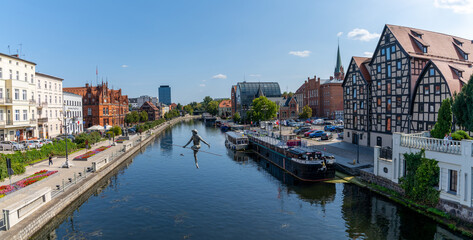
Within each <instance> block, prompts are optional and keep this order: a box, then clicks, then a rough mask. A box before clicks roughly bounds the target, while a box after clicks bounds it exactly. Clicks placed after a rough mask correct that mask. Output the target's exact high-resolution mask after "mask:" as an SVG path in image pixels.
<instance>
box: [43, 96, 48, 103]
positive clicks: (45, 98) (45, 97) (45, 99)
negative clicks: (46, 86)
mask: <svg viewBox="0 0 473 240" xmlns="http://www.w3.org/2000/svg"><path fill="white" fill-rule="evenodd" d="M44 103H48V95H44Z"/></svg>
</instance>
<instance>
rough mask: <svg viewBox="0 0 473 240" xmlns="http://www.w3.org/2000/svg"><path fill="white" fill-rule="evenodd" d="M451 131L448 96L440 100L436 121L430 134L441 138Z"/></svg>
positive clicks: (450, 108)
mask: <svg viewBox="0 0 473 240" xmlns="http://www.w3.org/2000/svg"><path fill="white" fill-rule="evenodd" d="M451 131H452V107H451V101H450V98H447V99H444V100H443V101H442V106H440V109H439V112H438V117H437V122H436V123H435V125H434V128H433V129H432V131H430V135H431V136H432V137H434V138H443V137H444V136H445V134H449V133H450V132H451Z"/></svg>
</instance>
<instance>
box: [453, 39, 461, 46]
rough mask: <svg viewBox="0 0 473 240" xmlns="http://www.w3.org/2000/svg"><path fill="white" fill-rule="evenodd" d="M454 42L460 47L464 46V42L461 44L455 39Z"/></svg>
mask: <svg viewBox="0 0 473 240" xmlns="http://www.w3.org/2000/svg"><path fill="white" fill-rule="evenodd" d="M453 41H454V42H455V43H456V44H457V45H458V46H460V47H461V46H463V42H460V41H459V40H458V39H455V38H454V39H453Z"/></svg>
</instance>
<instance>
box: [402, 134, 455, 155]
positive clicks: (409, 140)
mask: <svg viewBox="0 0 473 240" xmlns="http://www.w3.org/2000/svg"><path fill="white" fill-rule="evenodd" d="M424 136H425V135H423V134H402V135H401V146H402V147H408V148H416V149H425V150H429V151H435V152H443V153H450V154H457V155H461V153H462V147H461V143H462V142H461V141H456V140H444V139H437V138H429V137H424Z"/></svg>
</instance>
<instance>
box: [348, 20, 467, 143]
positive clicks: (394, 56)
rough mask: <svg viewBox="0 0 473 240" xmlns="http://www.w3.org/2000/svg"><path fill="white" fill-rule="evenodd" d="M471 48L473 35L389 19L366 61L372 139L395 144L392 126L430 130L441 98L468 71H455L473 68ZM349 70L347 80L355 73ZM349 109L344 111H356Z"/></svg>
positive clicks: (401, 129)
mask: <svg viewBox="0 0 473 240" xmlns="http://www.w3.org/2000/svg"><path fill="white" fill-rule="evenodd" d="M471 52H473V43H472V41H471V40H467V39H463V38H459V37H454V36H451V35H446V34H442V33H436V32H431V31H426V30H420V29H414V28H409V27H403V26H395V25H386V26H385V27H384V29H383V32H382V34H381V36H380V39H379V42H378V45H377V47H376V49H375V51H374V53H373V56H372V58H371V60H370V62H369V64H368V65H367V66H368V68H369V73H370V77H371V85H370V90H371V91H370V94H371V96H369V97H368V98H369V101H368V102H370V103H369V104H370V112H369V115H370V117H369V120H370V121H368V123H367V125H366V127H367V128H366V129H367V130H366V131H365V132H366V133H367V134H369V135H370V139H371V141H370V142H369V143H367V144H369V145H370V146H375V145H378V146H392V133H393V132H406V133H409V132H412V131H420V130H429V129H430V128H431V127H432V126H433V124H435V121H436V120H437V115H436V112H437V111H438V108H439V107H440V103H441V101H442V100H443V99H445V98H446V97H449V96H452V94H453V92H454V91H459V89H460V88H461V82H462V81H463V80H462V79H463V77H460V78H461V79H460V78H459V77H458V75H457V74H456V72H458V73H459V74H460V75H462V76H464V77H465V78H468V77H469V76H465V75H467V74H468V75H469V74H471V64H472V63H473V62H472V61H471V60H469V59H468V55H469V54H470V53H471ZM439 66H440V67H439ZM455 66H456V67H455ZM430 69H433V70H430ZM350 70H351V69H349V71H348V72H347V76H346V77H345V82H348V81H349V80H350V79H349V78H350V77H352V75H353V74H350ZM430 73H432V74H433V75H432V76H430ZM463 74H465V75H463ZM446 76H448V77H446ZM455 79H456V80H455ZM420 85H422V86H420ZM442 86H443V88H442ZM450 86H452V87H450ZM442 89H443V90H442ZM438 90H440V91H438ZM345 91H346V90H345ZM435 93H437V94H438V95H435ZM344 95H347V92H344ZM346 99H347V100H348V99H350V97H349V96H346ZM416 102H417V104H416ZM420 103H422V104H420ZM346 104H347V103H345V107H346V106H347V105H346ZM351 108H353V106H352V107H351ZM420 110H422V112H419V111H420ZM427 110H428V111H427ZM431 110H432V111H431ZM350 111H353V110H352V109H347V110H346V111H345V114H346V115H347V116H348V115H350V114H352V113H350ZM350 116H351V118H353V117H352V115H350ZM357 120H358V119H357ZM351 121H353V120H351ZM368 125H369V126H368ZM348 126H350V125H348ZM346 137H348V134H347V136H346ZM360 143H361V142H360Z"/></svg>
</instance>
